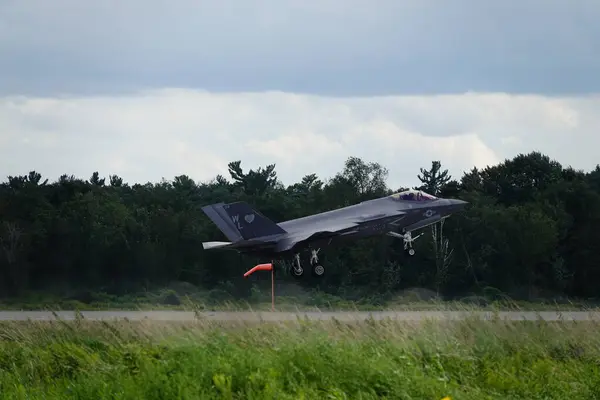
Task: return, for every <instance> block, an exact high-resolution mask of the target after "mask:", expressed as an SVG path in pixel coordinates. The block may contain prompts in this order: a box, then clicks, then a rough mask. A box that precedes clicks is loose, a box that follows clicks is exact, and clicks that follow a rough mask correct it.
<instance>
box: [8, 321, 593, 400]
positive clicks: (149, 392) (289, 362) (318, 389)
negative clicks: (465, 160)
mask: <svg viewBox="0 0 600 400" xmlns="http://www.w3.org/2000/svg"><path fill="white" fill-rule="evenodd" d="M598 328H599V326H598V324H596V323H594V322H582V323H575V322H561V323H545V322H537V321H535V322H518V323H516V322H503V321H479V320H475V319H473V320H468V321H458V322H428V323H424V324H423V323H421V324H408V323H398V322H391V321H389V322H375V321H367V322H361V323H353V324H342V323H339V322H335V321H334V322H307V321H296V322H293V323H286V324H266V323H263V324H254V325H249V324H243V323H226V324H225V323H209V322H206V321H198V322H195V323H185V324H164V323H162V324H161V323H158V322H137V323H132V322H114V323H104V322H91V321H85V320H78V321H74V322H68V323H67V322H64V321H58V322H10V323H4V324H0V336H1V340H0V397H1V398H4V399H135V400H138V399H161V400H162V399H164V400H166V399H375V398H388V399H442V398H444V397H446V396H448V397H450V398H451V399H453V400H455V399H473V400H475V399H477V400H483V399H503V400H504V399H569V400H576V399H592V398H599V397H600V346H599V345H600V336H598V335H597V333H596V332H597V331H598Z"/></svg>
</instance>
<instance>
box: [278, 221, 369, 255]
mask: <svg viewBox="0 0 600 400" xmlns="http://www.w3.org/2000/svg"><path fill="white" fill-rule="evenodd" d="M357 225H358V224H357V223H355V222H346V223H344V224H338V225H334V226H331V227H328V228H327V229H323V230H319V231H309V232H306V233H300V234H294V235H292V236H288V237H286V238H283V239H281V240H280V241H279V242H278V243H277V246H275V250H276V251H278V252H280V251H286V250H289V249H291V248H292V247H294V246H296V245H297V244H299V243H302V242H305V241H310V240H314V239H325V238H329V237H337V236H344V235H349V234H352V233H355V232H357V231H356V230H350V231H348V230H347V229H350V228H352V227H355V226H357Z"/></svg>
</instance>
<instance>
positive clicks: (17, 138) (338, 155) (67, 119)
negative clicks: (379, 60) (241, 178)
mask: <svg viewBox="0 0 600 400" xmlns="http://www.w3.org/2000/svg"><path fill="white" fill-rule="evenodd" d="M598 109H600V97H581V98H555V97H554V98H545V97H541V96H512V95H507V94H501V93H499V94H496V93H492V94H478V93H467V94H463V95H447V96H386V97H365V98H328V97H319V96H306V95H298V94H291V93H281V92H263V93H229V94H213V93H208V92H204V91H194V90H183V89H165V90H158V91H147V92H140V93H138V94H136V95H130V96H119V97H116V96H115V97H62V98H27V97H7V98H0V169H1V170H2V171H3V174H5V175H9V174H10V175H15V174H24V173H26V172H28V171H29V170H32V169H35V170H37V171H39V172H40V173H42V174H43V175H45V176H48V177H50V178H51V179H54V178H57V177H58V176H60V175H61V174H63V173H69V174H75V175H77V176H80V177H83V178H88V177H89V176H90V175H91V174H92V172H93V171H95V170H98V171H99V172H100V173H101V175H104V176H107V175H109V174H118V175H120V176H122V177H123V178H124V179H125V180H126V181H128V182H146V181H158V180H160V179H161V177H165V178H167V179H172V178H173V176H175V175H178V174H188V175H190V176H191V177H192V178H194V179H196V180H201V181H205V180H209V179H211V178H213V177H214V176H215V175H216V174H219V173H220V174H224V175H226V176H227V163H228V162H229V161H234V160H241V161H242V166H243V167H244V168H245V169H247V168H255V167H258V166H265V165H267V164H270V163H276V164H277V171H278V174H279V176H280V178H281V179H282V180H283V181H284V183H286V184H291V183H293V182H294V181H297V180H299V179H300V178H301V177H302V176H303V175H306V174H309V173H313V172H316V173H317V174H318V175H319V176H321V177H323V178H327V177H331V176H333V175H334V174H335V173H336V172H338V171H340V170H341V168H342V166H343V162H344V160H345V159H346V158H347V157H349V156H358V157H361V158H363V159H364V160H365V161H377V162H380V163H382V164H383V165H384V166H386V167H387V168H388V169H389V170H390V179H389V183H390V186H391V187H393V188H396V187H398V186H409V185H414V184H416V183H417V182H416V175H417V173H418V171H419V168H420V167H428V166H429V165H430V163H431V161H432V160H441V161H442V164H443V165H444V166H445V167H446V168H449V169H450V172H451V174H453V175H454V176H455V177H457V178H459V177H460V176H461V174H462V172H463V171H465V170H468V169H470V168H472V167H473V166H478V167H484V166H486V165H490V164H495V163H497V162H499V161H502V160H503V159H504V158H510V157H513V156H514V155H516V154H517V153H518V152H529V151H532V150H539V151H542V152H544V153H546V154H548V155H550V156H551V157H553V158H556V159H558V160H559V161H560V162H561V163H563V164H564V165H573V166H574V167H577V168H584V169H590V168H592V167H594V166H595V165H596V163H598V162H600V160H599V159H598V148H600V137H599V136H598V132H600V117H598V115H597V110H598Z"/></svg>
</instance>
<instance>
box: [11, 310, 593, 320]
mask: <svg viewBox="0 0 600 400" xmlns="http://www.w3.org/2000/svg"><path fill="white" fill-rule="evenodd" d="M80 314H81V316H82V317H83V318H84V319H86V320H92V321H99V320H105V321H106V320H130V321H141V320H151V321H164V322H186V321H190V322H192V321H198V320H205V321H220V322H226V321H241V322H261V321H264V322H284V321H295V320H298V319H308V320H314V321H317V320H320V321H323V320H325V321H326V320H333V319H335V320H338V321H344V322H351V321H361V320H363V321H364V320H368V319H373V320H386V319H391V320H396V321H425V320H441V321H444V320H446V321H447V320H463V319H466V318H479V319H484V320H493V319H501V320H509V321H536V320H544V321H599V320H600V312H592V311H590V312H586V311H564V312H559V311H502V312H492V311H473V312H472V311H373V312H357V311H326V312H314V311H308V312H269V311H261V312H250V311H240V312H229V311H207V312H197V313H196V312H193V311H81V312H80ZM76 315H77V313H76V312H75V311H57V312H55V313H52V312H50V311H0V321H27V320H37V321H49V320H55V319H57V317H58V319H61V320H74V319H76Z"/></svg>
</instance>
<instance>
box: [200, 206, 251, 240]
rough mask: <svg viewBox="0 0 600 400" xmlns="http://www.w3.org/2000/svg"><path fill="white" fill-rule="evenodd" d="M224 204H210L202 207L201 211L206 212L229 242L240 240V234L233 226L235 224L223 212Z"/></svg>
mask: <svg viewBox="0 0 600 400" xmlns="http://www.w3.org/2000/svg"><path fill="white" fill-rule="evenodd" d="M224 205H225V203H217V204H211V205H208V206H204V207H202V211H204V214H206V216H207V217H208V218H210V220H211V221H212V222H213V223H214V224H215V225H216V226H217V228H219V230H220V231H221V232H223V234H225V236H227V239H229V240H230V241H231V242H237V241H240V240H242V235H241V234H240V231H238V230H237V228H236V227H235V224H234V223H233V221H232V220H231V218H230V217H229V215H228V214H227V213H226V212H225V209H224V208H223V206H224Z"/></svg>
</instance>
